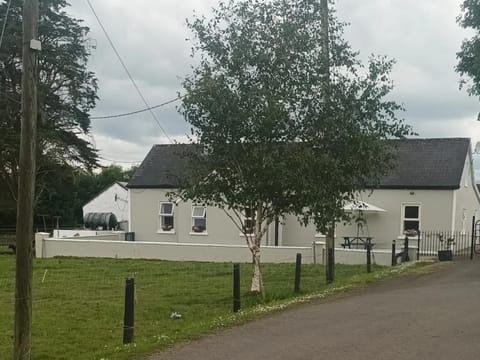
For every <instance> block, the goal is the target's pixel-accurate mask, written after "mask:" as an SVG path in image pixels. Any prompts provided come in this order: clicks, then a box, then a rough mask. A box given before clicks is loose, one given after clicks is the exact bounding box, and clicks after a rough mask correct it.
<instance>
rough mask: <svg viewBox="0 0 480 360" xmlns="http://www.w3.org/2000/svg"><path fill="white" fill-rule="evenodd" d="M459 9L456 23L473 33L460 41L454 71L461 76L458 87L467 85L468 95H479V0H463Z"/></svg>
mask: <svg viewBox="0 0 480 360" xmlns="http://www.w3.org/2000/svg"><path fill="white" fill-rule="evenodd" d="M461 11H462V12H461V14H460V16H459V17H458V18H457V21H458V23H459V24H460V26H462V27H463V28H466V29H472V30H474V31H475V35H474V36H473V37H472V38H471V39H466V40H464V41H463V42H462V47H461V49H460V51H459V52H458V53H457V58H458V65H457V67H456V71H457V72H458V73H459V74H460V76H461V80H460V87H463V86H467V90H468V93H469V95H472V96H480V0H465V1H464V2H463V3H462V5H461Z"/></svg>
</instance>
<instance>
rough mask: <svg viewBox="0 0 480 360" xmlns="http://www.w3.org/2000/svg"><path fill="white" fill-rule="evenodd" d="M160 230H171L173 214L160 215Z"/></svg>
mask: <svg viewBox="0 0 480 360" xmlns="http://www.w3.org/2000/svg"><path fill="white" fill-rule="evenodd" d="M161 219H162V230H164V231H168V230H173V216H162V217H161Z"/></svg>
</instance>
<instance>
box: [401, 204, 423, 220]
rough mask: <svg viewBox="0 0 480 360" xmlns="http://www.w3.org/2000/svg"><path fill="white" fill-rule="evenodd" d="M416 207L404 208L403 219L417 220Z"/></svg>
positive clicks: (417, 208)
mask: <svg viewBox="0 0 480 360" xmlns="http://www.w3.org/2000/svg"><path fill="white" fill-rule="evenodd" d="M418 210H419V207H418V206H405V216H404V218H405V219H418Z"/></svg>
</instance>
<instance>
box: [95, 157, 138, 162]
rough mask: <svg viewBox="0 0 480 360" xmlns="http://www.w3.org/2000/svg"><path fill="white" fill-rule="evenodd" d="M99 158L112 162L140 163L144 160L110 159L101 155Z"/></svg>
mask: <svg viewBox="0 0 480 360" xmlns="http://www.w3.org/2000/svg"><path fill="white" fill-rule="evenodd" d="M98 158H99V159H101V160H105V161H111V162H116V163H121V164H140V163H141V162H142V160H139V161H126V160H115V159H108V158H105V157H103V156H99V157H98Z"/></svg>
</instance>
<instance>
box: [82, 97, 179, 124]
mask: <svg viewBox="0 0 480 360" xmlns="http://www.w3.org/2000/svg"><path fill="white" fill-rule="evenodd" d="M182 97H183V96H179V97H177V98H175V99H171V100H168V101H165V102H163V103H161V104H158V105H155V106H151V107H147V108H145V109H141V110H136V111H131V112H127V113H123V114H116V115H107V116H90V120H100V119H113V118H119V117H124V116H130V115H135V114H140V113H142V112H145V111H150V110H154V109H158V108H160V107H162V106H165V105H168V104H171V103H174V102H175V101H178V100H180V99H182Z"/></svg>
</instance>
